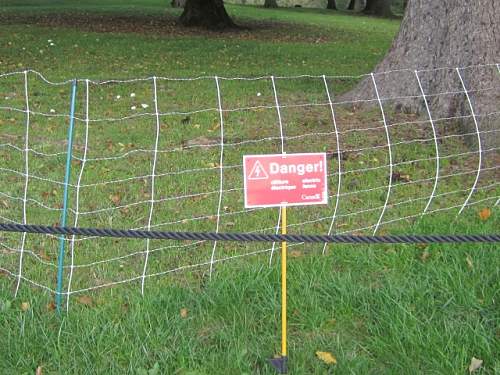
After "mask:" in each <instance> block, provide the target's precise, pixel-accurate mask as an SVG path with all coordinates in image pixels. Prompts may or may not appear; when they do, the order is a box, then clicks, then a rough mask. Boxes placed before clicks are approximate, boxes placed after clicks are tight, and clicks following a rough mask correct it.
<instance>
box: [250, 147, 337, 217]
mask: <svg viewBox="0 0 500 375" xmlns="http://www.w3.org/2000/svg"><path fill="white" fill-rule="evenodd" d="M326 172H327V165H326V154H325V153H312V154H273V155H245V156H243V173H244V190H245V207H246V208H253V207H277V206H306V205H313V204H327V203H328V189H327V173H326Z"/></svg>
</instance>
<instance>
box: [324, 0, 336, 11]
mask: <svg viewBox="0 0 500 375" xmlns="http://www.w3.org/2000/svg"><path fill="white" fill-rule="evenodd" d="M326 9H334V10H337V4H336V3H335V0H328V3H327V4H326Z"/></svg>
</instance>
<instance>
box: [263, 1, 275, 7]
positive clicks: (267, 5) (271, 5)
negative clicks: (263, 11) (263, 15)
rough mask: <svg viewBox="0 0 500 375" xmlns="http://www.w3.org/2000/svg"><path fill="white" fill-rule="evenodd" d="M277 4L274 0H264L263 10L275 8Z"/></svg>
mask: <svg viewBox="0 0 500 375" xmlns="http://www.w3.org/2000/svg"><path fill="white" fill-rule="evenodd" d="M277 7H278V3H277V2H276V0H265V1H264V8H277Z"/></svg>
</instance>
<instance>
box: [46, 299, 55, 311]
mask: <svg viewBox="0 0 500 375" xmlns="http://www.w3.org/2000/svg"><path fill="white" fill-rule="evenodd" d="M55 309H56V304H55V303H54V302H53V301H51V302H49V303H47V310H48V311H54V310H55Z"/></svg>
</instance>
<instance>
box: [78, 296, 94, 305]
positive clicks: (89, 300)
mask: <svg viewBox="0 0 500 375" xmlns="http://www.w3.org/2000/svg"><path fill="white" fill-rule="evenodd" d="M76 300H77V301H78V303H81V304H82V305H85V306H89V307H92V306H93V305H94V301H93V300H92V297H90V296H80V297H78V298H77V299H76Z"/></svg>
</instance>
